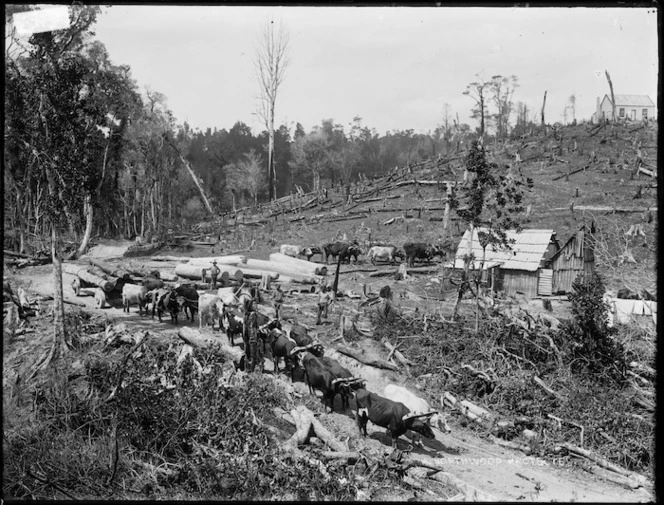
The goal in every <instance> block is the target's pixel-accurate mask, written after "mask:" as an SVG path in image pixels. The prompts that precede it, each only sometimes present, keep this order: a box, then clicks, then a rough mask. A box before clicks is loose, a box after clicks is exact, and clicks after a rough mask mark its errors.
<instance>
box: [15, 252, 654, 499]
mask: <svg viewBox="0 0 664 505" xmlns="http://www.w3.org/2000/svg"><path fill="white" fill-rule="evenodd" d="M130 244H131V243H130V242H110V241H108V242H105V243H103V244H100V245H97V246H95V247H94V248H92V249H91V250H90V252H89V254H88V255H87V256H86V257H84V258H82V259H81V260H80V262H81V264H85V263H86V261H85V260H86V259H87V258H88V257H91V258H95V259H100V258H105V259H111V258H120V257H121V256H122V253H123V252H124V250H126V248H127V247H128V246H129V245H130ZM140 260H141V259H140V258H134V259H133V261H137V262H138V261H140ZM5 277H6V280H10V281H11V282H12V283H15V285H17V286H24V287H25V288H26V289H27V291H28V294H29V296H34V295H43V296H49V295H52V292H53V278H52V268H51V266H50V265H45V266H39V267H28V268H25V269H22V270H20V271H17V272H14V273H11V272H5ZM63 277H64V279H63V280H64V291H65V299H66V300H70V301H74V302H76V303H84V304H85V309H84V310H85V311H86V312H89V313H92V314H96V315H103V316H105V317H106V318H107V319H108V320H111V321H116V322H123V323H125V324H126V325H127V326H131V327H139V328H144V329H146V330H150V331H151V332H163V333H165V334H168V333H171V334H175V333H176V332H177V329H178V327H181V326H183V325H186V326H194V327H198V320H196V322H194V323H191V322H187V321H182V322H180V323H179V324H178V326H173V325H171V324H170V322H168V321H167V318H164V322H162V323H159V322H158V321H152V320H150V318H146V317H144V316H139V315H138V312H137V309H136V307H132V309H131V310H130V312H129V313H128V314H127V313H125V312H123V311H122V309H121V308H120V307H117V308H116V307H109V308H105V309H95V308H94V299H93V298H92V297H79V298H77V297H75V296H74V293H73V290H72V288H71V287H70V282H71V280H72V279H73V276H71V275H69V274H63ZM341 279H342V280H341V284H340V290H342V291H344V292H346V291H353V292H355V293H357V294H358V295H359V294H361V293H362V285H363V284H364V283H367V290H368V291H371V292H373V293H378V291H379V289H380V287H381V286H383V285H385V284H390V285H391V286H392V287H393V290H394V291H395V301H396V302H397V304H399V305H400V306H401V307H402V308H403V309H404V310H414V309H415V307H417V308H418V309H419V310H429V311H430V312H435V311H436V310H441V302H440V301H435V300H427V298H426V296H421V297H420V296H418V295H416V296H415V297H413V295H412V293H413V292H414V293H418V288H419V287H422V288H423V287H424V286H423V284H424V283H425V281H424V280H422V279H421V278H414V279H412V280H406V281H394V280H389V281H388V280H386V279H388V278H369V277H368V276H367V274H366V273H359V272H358V273H351V274H344V276H342V277H341ZM423 293H424V291H423ZM267 298H268V299H269V296H268V297H267ZM358 303H359V300H358V299H348V298H345V299H343V300H339V301H338V302H337V303H336V304H334V305H333V306H332V307H331V310H330V314H329V319H328V321H326V323H325V324H324V325H321V326H316V325H315V313H314V312H313V309H312V307H313V304H314V297H313V296H312V295H305V294H300V295H291V296H288V297H287V300H286V303H285V306H284V312H285V314H286V317H288V315H290V316H294V317H295V318H296V319H297V320H298V322H301V323H303V324H306V325H308V326H309V327H310V328H311V329H312V333H314V334H317V335H318V337H319V339H320V340H321V342H323V344H325V345H326V351H325V354H326V355H328V356H330V357H333V358H335V359H337V360H338V361H339V362H340V363H341V364H342V365H343V366H345V367H347V368H348V369H349V370H350V371H351V372H353V374H354V375H357V376H360V377H362V378H364V379H365V380H366V381H367V389H368V390H370V391H373V392H376V393H378V394H381V393H382V391H383V389H384V387H385V385H387V384H388V383H395V384H399V385H405V386H407V387H409V388H410V389H411V390H413V391H417V389H416V384H417V378H408V377H407V376H406V375H405V374H402V373H397V372H393V371H389V370H380V369H377V368H374V367H370V366H366V365H362V364H361V363H359V362H357V361H356V360H354V359H352V358H348V357H346V356H344V355H341V354H340V353H338V352H337V351H336V350H334V348H333V345H334V344H330V342H331V341H332V340H333V339H335V337H337V336H338V335H339V329H338V321H339V316H340V315H341V314H342V313H348V312H349V311H350V309H351V308H352V309H356V308H357V306H358ZM451 303H452V302H451V301H449V302H443V304H442V310H443V312H445V313H446V314H449V313H450V311H451V306H452V305H451ZM446 304H450V305H449V307H448V306H447V305H446ZM556 304H558V305H559V307H558V309H560V310H564V307H563V305H564V303H563V302H562V301H555V302H554V306H555V305H556ZM436 307H437V308H436ZM539 307H541V302H540V303H539V304H538V302H536V301H535V302H533V303H532V305H531V306H530V307H529V310H531V309H532V312H537V311H538V310H539ZM66 310H67V311H69V310H79V309H78V308H74V307H73V306H72V305H66ZM208 331H210V330H208ZM4 343H5V352H4V359H3V362H4V363H3V364H4V380H5V381H7V380H11V377H12V376H15V375H16V373H17V372H19V370H24V369H25V368H26V366H27V365H28V364H29V363H31V362H33V361H34V359H36V357H37V356H36V355H35V354H37V353H41V352H43V351H45V350H46V349H47V348H48V345H49V343H50V335H49V332H34V333H30V334H26V335H23V336H21V337H16V338H14V339H13V340H12V341H11V342H9V341H7V340H6V339H5V342H4ZM358 344H359V347H360V348H361V349H364V350H365V352H366V353H368V354H369V355H372V354H373V355H375V357H379V358H381V359H385V356H384V355H385V353H386V351H385V350H384V349H382V348H378V344H377V343H376V342H375V341H372V340H370V339H367V340H366V341H361V342H358ZM265 371H267V372H271V371H272V364H271V362H269V361H266V366H265ZM294 387H295V391H296V392H298V393H299V394H301V395H302V396H303V397H305V396H306V395H309V392H308V388H307V386H306V385H305V384H304V383H301V382H296V383H295V384H294ZM441 393H442V391H441ZM337 401H338V402H339V401H340V399H339V398H338V399H337ZM340 407H341V406H340V404H337V405H335V408H336V410H337V411H336V412H334V413H329V414H321V415H320V417H319V419H320V421H321V422H322V423H323V424H324V425H325V426H326V427H327V428H329V429H330V430H331V431H332V432H333V433H334V434H335V435H336V436H337V438H338V439H339V440H341V441H343V442H347V444H348V448H349V450H356V449H357V450H359V449H362V448H363V447H368V448H371V449H375V450H379V451H383V452H386V453H387V452H391V447H390V437H389V435H386V434H385V431H384V430H383V429H382V428H379V427H377V426H375V425H373V424H371V423H369V425H368V434H369V436H368V437H366V438H363V437H361V436H360V434H359V432H358V429H357V426H356V424H355V420H354V414H353V412H352V409H353V408H354V404H353V403H352V402H351V410H349V411H346V412H339V410H341V409H340ZM436 407H437V408H440V407H441V406H440V405H436ZM321 411H322V410H321ZM445 411H447V410H446V409H445ZM447 412H448V413H449V411H447ZM448 422H449V424H450V426H451V427H452V432H451V433H449V434H443V433H441V432H439V431H437V430H436V438H435V440H426V439H424V443H425V447H424V449H422V448H419V447H416V448H414V449H413V453H415V454H417V453H420V454H426V455H428V456H431V457H434V458H437V460H438V461H440V462H442V463H443V465H444V467H445V468H446V471H447V472H448V473H450V474H452V475H454V476H455V477H457V478H458V479H460V480H462V481H464V482H465V483H467V484H468V485H469V486H471V487H472V488H475V489H477V490H479V491H480V492H481V494H479V495H477V496H476V499H477V500H496V501H503V500H505V501H562V502H571V501H580V502H589V501H592V502H643V501H651V500H653V499H654V498H653V495H652V494H651V493H652V490H646V489H643V488H638V489H629V488H626V487H622V486H619V485H617V484H615V483H613V482H610V481H608V480H607V479H606V478H605V476H607V475H608V473H607V472H606V471H604V470H601V469H598V468H597V469H595V470H593V472H592V473H591V472H590V471H588V470H585V469H583V468H582V467H579V466H577V465H573V466H572V465H571V464H570V463H568V462H562V461H561V463H560V464H552V463H551V462H549V461H544V460H541V459H539V458H532V457H528V456H526V455H525V454H523V453H521V452H516V451H512V450H510V449H506V448H503V447H500V446H497V445H495V444H493V443H491V442H490V440H488V439H485V438H481V437H479V436H478V435H476V434H475V433H473V432H471V431H470V430H468V429H466V428H464V427H462V426H461V425H460V423H459V418H457V417H455V415H452V414H449V415H448ZM408 445H409V444H408V440H407V438H406V437H402V438H401V439H400V442H399V446H398V447H399V448H400V449H406V448H407V447H408ZM427 482H430V481H427ZM435 484H436V483H433V482H432V484H431V486H432V487H431V489H432V490H433V491H434V492H437V491H436V490H437V489H438V488H437V487H436V485H435ZM384 494H385V496H377V495H374V496H372V497H371V499H379V498H380V499H385V500H393V499H398V500H404V499H407V498H408V497H405V496H395V495H394V494H393V493H392V494H390V492H389V490H386V491H385V493H384ZM425 496H426V495H425ZM440 497H441V498H445V495H441V496H440ZM425 499H426V498H425Z"/></svg>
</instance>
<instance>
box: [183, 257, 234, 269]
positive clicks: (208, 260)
mask: <svg viewBox="0 0 664 505" xmlns="http://www.w3.org/2000/svg"><path fill="white" fill-rule="evenodd" d="M185 259H187V258H185ZM215 260H216V261H217V263H219V264H222V265H240V264H243V263H246V261H247V257H246V256H245V255H243V254H229V255H225V256H206V257H202V258H188V261H187V263H188V264H189V265H202V266H206V267H208V266H212V262H213V261H215Z"/></svg>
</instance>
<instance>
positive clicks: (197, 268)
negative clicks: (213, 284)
mask: <svg viewBox="0 0 664 505" xmlns="http://www.w3.org/2000/svg"><path fill="white" fill-rule="evenodd" d="M217 268H219V276H218V280H220V281H221V280H222V275H223V274H224V272H226V273H227V274H228V275H229V276H230V278H234V279H236V278H237V277H238V276H243V277H246V278H248V279H262V278H263V275H269V276H270V280H272V281H276V280H277V279H278V278H279V274H278V273H275V272H268V271H265V270H255V269H252V268H242V269H240V268H238V267H236V266H232V265H217ZM204 269H205V278H203V270H204ZM175 274H176V275H178V276H180V277H184V278H185V279H191V280H199V281H205V282H207V281H209V280H210V268H206V267H204V266H203V265H189V264H182V263H181V264H179V265H177V266H176V267H175Z"/></svg>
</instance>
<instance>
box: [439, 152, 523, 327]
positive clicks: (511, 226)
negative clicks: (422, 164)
mask: <svg viewBox="0 0 664 505" xmlns="http://www.w3.org/2000/svg"><path fill="white" fill-rule="evenodd" d="M466 170H467V171H468V172H469V174H471V177H469V178H468V179H467V180H466V181H464V182H462V183H459V184H458V185H457V186H456V187H455V188H454V189H453V191H452V194H451V197H450V207H451V209H453V210H454V211H455V212H456V214H457V216H458V217H459V218H460V219H461V221H462V222H463V223H465V224H466V225H467V226H468V227H469V231H470V243H469V250H471V249H472V239H473V234H474V231H475V230H478V233H477V235H478V239H479V242H480V245H481V247H482V251H483V254H482V259H481V261H480V264H479V270H477V271H476V273H475V276H474V279H473V281H474V284H475V289H474V291H475V297H476V300H479V298H478V297H479V287H480V284H481V280H482V272H483V270H484V262H485V257H486V248H487V247H488V246H489V245H491V246H492V247H507V248H509V247H510V242H509V239H508V237H507V233H506V232H507V231H508V230H520V228H521V224H520V214H521V213H523V211H524V208H523V205H522V200H523V192H524V190H526V189H529V188H532V186H533V181H532V180H531V179H525V180H524V178H523V177H522V176H521V173H520V172H519V171H518V169H515V168H511V169H510V170H509V171H508V173H507V174H505V175H501V174H498V166H497V165H496V164H495V163H490V162H488V161H487V159H486V151H485V150H484V148H483V147H482V146H480V145H479V143H478V142H473V144H472V146H471V148H470V150H469V151H468V154H467V156H466ZM475 259H476V258H473V257H472V254H470V253H469V254H467V255H465V257H464V274H463V280H462V283H461V285H460V286H459V293H458V296H457V302H456V304H455V306H454V312H453V317H456V314H457V309H458V306H459V302H460V301H461V298H462V297H463V295H464V293H465V292H466V291H467V290H468V289H470V290H471V291H473V289H472V286H471V283H470V278H469V270H470V265H471V264H474V260H475ZM476 303H477V302H476ZM476 314H477V316H476V320H475V329H476V331H477V328H478V324H479V319H478V318H479V310H477V312H476Z"/></svg>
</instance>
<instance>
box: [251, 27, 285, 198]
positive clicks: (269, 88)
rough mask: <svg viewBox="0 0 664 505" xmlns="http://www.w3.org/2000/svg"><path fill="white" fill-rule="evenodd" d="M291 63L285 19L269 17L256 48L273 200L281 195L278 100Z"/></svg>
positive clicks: (260, 106)
mask: <svg viewBox="0 0 664 505" xmlns="http://www.w3.org/2000/svg"><path fill="white" fill-rule="evenodd" d="M287 66H288V32H287V31H286V29H285V28H284V26H283V24H282V23H281V21H280V22H279V24H278V25H276V26H275V23H274V20H272V19H271V20H269V21H268V22H267V24H266V26H265V29H264V30H263V32H262V33H261V37H260V40H259V43H258V47H257V49H256V62H255V67H256V75H257V76H258V83H259V87H260V97H259V104H258V110H257V114H258V115H259V116H260V118H261V119H262V121H263V123H264V124H265V128H266V129H267V132H268V139H269V140H268V154H267V170H268V172H267V173H268V193H269V198H270V200H275V199H276V198H277V176H276V171H275V168H274V109H275V105H276V103H277V92H278V91H279V86H280V85H281V83H282V82H283V79H284V73H285V71H286V67H287Z"/></svg>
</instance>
